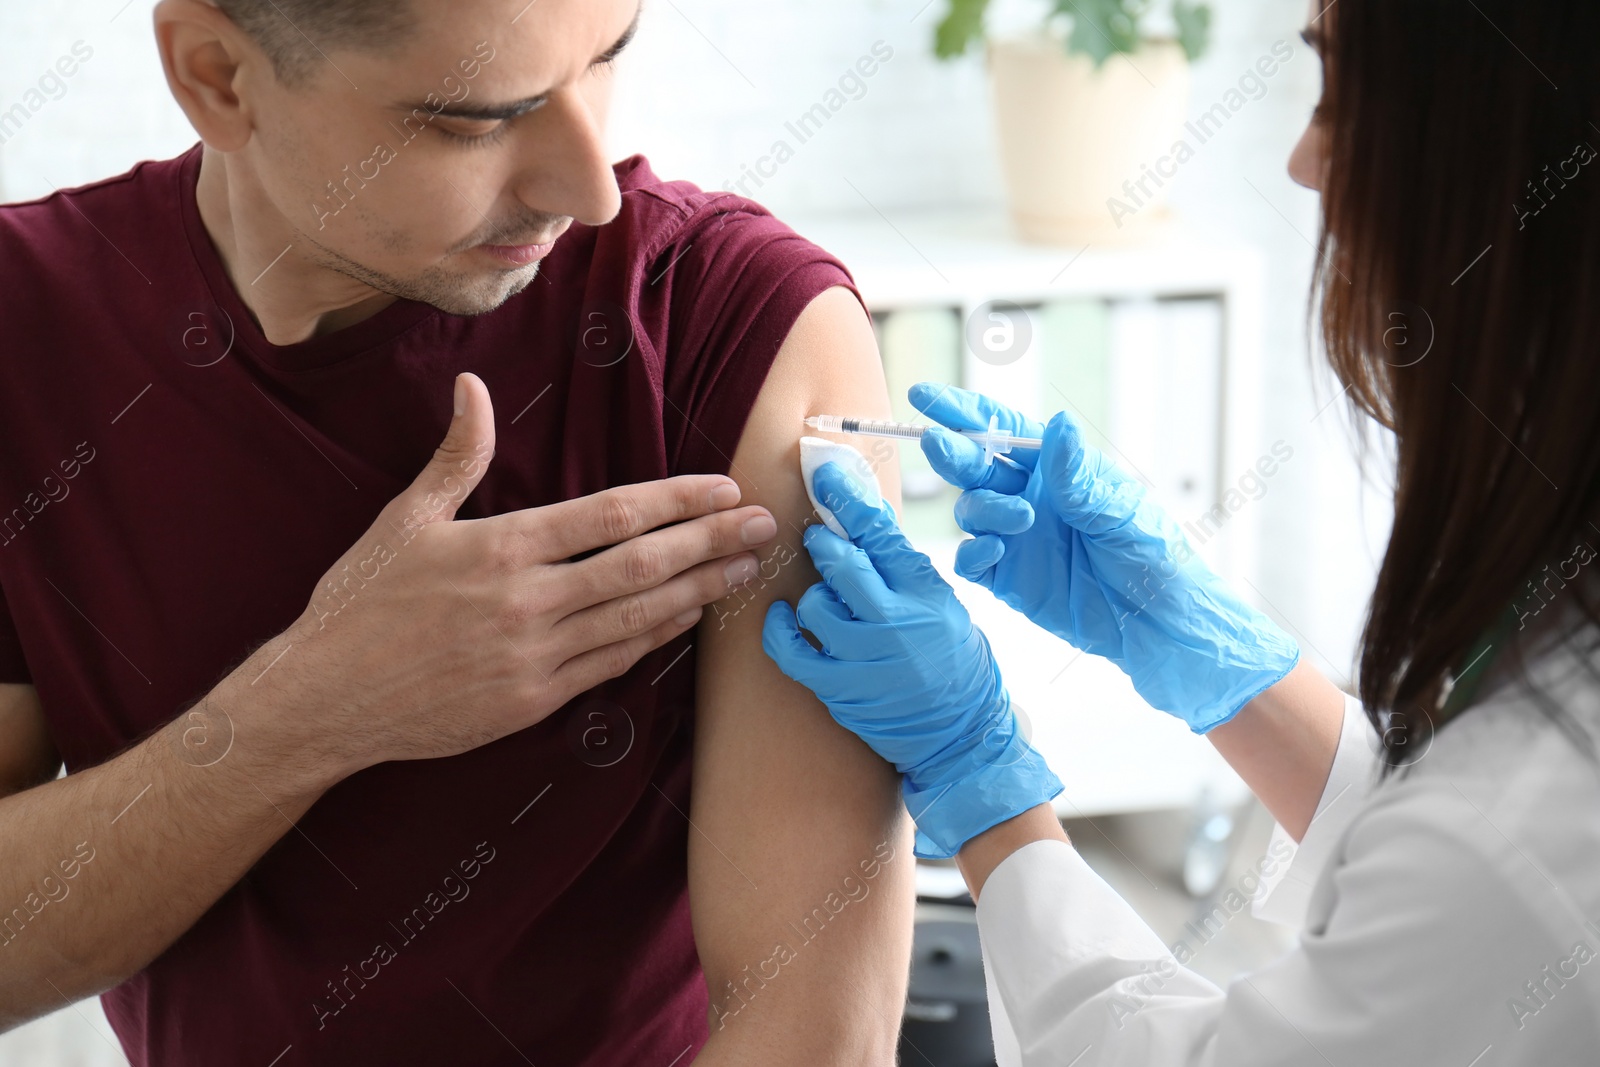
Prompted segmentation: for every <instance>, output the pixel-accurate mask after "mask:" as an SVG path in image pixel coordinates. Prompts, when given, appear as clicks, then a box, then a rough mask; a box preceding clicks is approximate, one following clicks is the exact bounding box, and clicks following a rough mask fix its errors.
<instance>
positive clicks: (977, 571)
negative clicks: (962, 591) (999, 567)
mask: <svg viewBox="0 0 1600 1067" xmlns="http://www.w3.org/2000/svg"><path fill="white" fill-rule="evenodd" d="M1005 554H1006V543H1005V542H1004V541H1003V540H1001V539H1000V538H998V537H996V536H994V535H993V534H984V535H982V536H980V537H974V538H972V539H971V540H969V541H963V542H961V543H960V544H959V545H957V546H956V573H957V574H959V575H961V577H963V578H965V579H966V580H967V581H969V582H977V583H978V584H979V585H981V586H983V587H984V588H985V589H991V590H992V589H993V588H994V568H995V564H997V563H999V562H1000V557H1001V556H1004V555H1005Z"/></svg>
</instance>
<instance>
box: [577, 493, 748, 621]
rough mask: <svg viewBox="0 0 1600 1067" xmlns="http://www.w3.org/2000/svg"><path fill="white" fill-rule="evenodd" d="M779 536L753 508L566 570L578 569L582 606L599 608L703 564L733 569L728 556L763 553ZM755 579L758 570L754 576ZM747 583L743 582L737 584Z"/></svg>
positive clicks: (638, 540) (639, 541) (635, 542)
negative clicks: (595, 605) (766, 546)
mask: <svg viewBox="0 0 1600 1067" xmlns="http://www.w3.org/2000/svg"><path fill="white" fill-rule="evenodd" d="M777 532H778V524H777V522H776V521H775V520H774V519H773V518H772V513H771V512H769V511H767V509H766V508H763V507H758V506H756V505H750V506H748V507H742V508H735V509H733V510H731V511H724V512H720V513H718V514H715V515H704V516H701V517H700V518H697V519H691V520H690V521H688V522H682V523H679V524H677V525H676V526H669V527H667V528H666V529H664V530H654V531H652V532H650V533H645V534H641V535H639V536H637V537H634V538H633V539H632V540H629V541H624V542H623V543H622V544H619V545H613V546H612V547H610V548H608V549H606V550H605V551H604V552H597V553H595V554H594V555H592V556H590V557H588V558H587V559H582V560H578V561H577V562H575V563H568V564H564V566H566V567H570V568H571V569H572V577H573V578H574V579H575V580H576V581H577V582H578V583H579V588H580V589H581V593H580V594H579V602H580V603H583V604H586V605H587V604H599V603H601V602H602V601H606V600H611V599H614V598H616V597H620V596H626V595H627V594H629V593H639V592H643V591H644V590H646V589H650V588H653V587H655V586H658V585H660V584H661V583H663V582H665V581H667V580H668V579H670V578H672V577H673V576H675V575H677V574H680V573H682V572H684V571H687V570H688V569H689V568H691V567H695V566H697V565H699V564H701V563H706V562H709V561H713V560H716V561H720V565H727V564H729V563H731V562H733V561H732V560H731V559H729V558H725V557H733V556H736V555H738V554H740V553H745V552H748V551H750V550H752V549H755V548H759V547H760V546H762V545H765V544H766V543H767V542H768V541H770V540H771V539H772V538H773V537H774V536H776V534H777ZM754 575H755V570H754V568H752V569H751V572H750V575H749V576H748V577H754ZM746 580H748V579H747V578H739V579H737V580H736V581H735V584H740V583H742V582H744V581H746ZM725 592H726V590H724V593H725Z"/></svg>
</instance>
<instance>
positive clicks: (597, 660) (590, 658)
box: [549, 611, 700, 694]
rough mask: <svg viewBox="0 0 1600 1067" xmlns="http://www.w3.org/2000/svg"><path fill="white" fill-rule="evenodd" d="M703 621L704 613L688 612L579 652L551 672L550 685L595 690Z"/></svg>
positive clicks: (564, 689)
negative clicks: (647, 628)
mask: <svg viewBox="0 0 1600 1067" xmlns="http://www.w3.org/2000/svg"><path fill="white" fill-rule="evenodd" d="M699 621H700V613H699V612H698V611H697V612H695V613H693V615H692V616H689V615H684V616H681V617H679V618H676V619H668V620H667V621H666V622H663V623H660V624H659V625H657V626H656V627H654V628H653V629H651V630H650V631H648V632H647V633H642V634H639V635H638V636H636V637H631V638H629V639H628V640H626V641H618V642H616V643H614V644H609V645H604V646H602V647H600V648H594V649H590V650H588V651H587V652H582V653H579V654H578V655H576V656H573V657H572V658H571V659H569V660H567V661H566V662H565V663H563V664H562V665H561V666H560V667H557V668H556V670H555V672H554V673H553V674H551V675H550V683H549V684H551V685H554V686H557V687H559V688H560V690H561V691H562V692H564V693H570V694H577V693H581V692H583V691H584V690H586V689H593V688H594V687H595V686H597V685H599V684H600V683H601V682H605V681H609V680H610V679H612V678H619V677H621V676H622V675H623V674H625V673H627V672H628V671H629V670H631V669H632V668H633V665H634V664H636V663H638V662H639V661H640V660H641V659H643V658H644V657H645V656H647V655H648V654H650V653H651V652H654V651H655V650H656V649H658V648H660V647H661V646H662V645H664V644H666V643H667V642H668V641H671V640H672V639H673V638H675V637H678V636H679V635H681V634H683V633H685V632H687V631H688V630H690V629H691V628H693V627H694V625H695V624H696V623H698V622H699Z"/></svg>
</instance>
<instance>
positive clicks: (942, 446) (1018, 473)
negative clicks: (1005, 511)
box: [921, 426, 1039, 493]
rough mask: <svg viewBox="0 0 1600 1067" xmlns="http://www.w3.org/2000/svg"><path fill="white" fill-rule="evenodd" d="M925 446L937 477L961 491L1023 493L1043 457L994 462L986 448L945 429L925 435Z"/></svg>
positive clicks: (1035, 455) (1000, 458)
mask: <svg viewBox="0 0 1600 1067" xmlns="http://www.w3.org/2000/svg"><path fill="white" fill-rule="evenodd" d="M921 444H922V454H923V455H924V456H926V457H928V464H929V466H931V467H932V468H933V470H934V473H935V474H937V475H938V476H939V477H941V478H943V479H944V480H945V481H947V482H949V483H950V484H951V485H954V486H956V487H958V488H961V489H980V488H981V489H992V490H994V491H995V492H997V493H1020V492H1022V490H1023V489H1024V488H1025V487H1026V486H1027V484H1028V472H1029V470H1030V469H1031V468H1032V466H1033V463H1034V462H1035V460H1036V459H1037V458H1038V455H1039V453H1037V452H1023V451H1017V452H1013V453H1010V454H1008V455H1003V456H1001V455H997V456H995V457H994V460H993V462H990V461H989V459H988V457H987V456H985V455H984V452H983V446H982V445H980V444H978V442H976V441H974V440H972V439H971V438H967V437H962V436H961V435H960V434H958V433H955V432H953V431H951V430H947V429H945V428H944V427H943V426H931V427H929V428H928V432H927V433H925V434H923V435H922V441H921ZM1012 456H1016V457H1018V459H1015V460H1014V459H1012V458H1011V457H1012Z"/></svg>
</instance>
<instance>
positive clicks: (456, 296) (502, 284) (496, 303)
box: [397, 263, 539, 316]
mask: <svg viewBox="0 0 1600 1067" xmlns="http://www.w3.org/2000/svg"><path fill="white" fill-rule="evenodd" d="M538 276H539V264H537V263H533V264H530V265H529V267H528V268H527V269H525V270H518V271H497V272H495V273H494V274H491V275H488V276H480V277H479V278H478V279H471V280H468V279H456V280H455V284H439V282H440V281H442V279H439V280H433V279H428V280H424V281H423V283H422V284H419V285H418V286H417V287H416V289H415V291H414V292H412V293H402V294H397V295H401V296H405V297H406V299H408V300H416V301H419V302H421V303H424V304H431V305H432V306H434V307H436V308H438V309H439V310H440V311H443V312H445V313H447V314H450V315H462V316H473V315H487V314H488V313H489V312H491V311H494V310H496V309H497V308H499V307H500V306H501V305H503V304H504V303H505V302H506V301H507V300H510V299H511V298H512V297H514V296H516V295H517V294H518V293H520V292H522V291H523V290H524V289H526V288H527V287H528V286H530V285H532V284H533V280H534V279H535V278H537V277H538Z"/></svg>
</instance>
